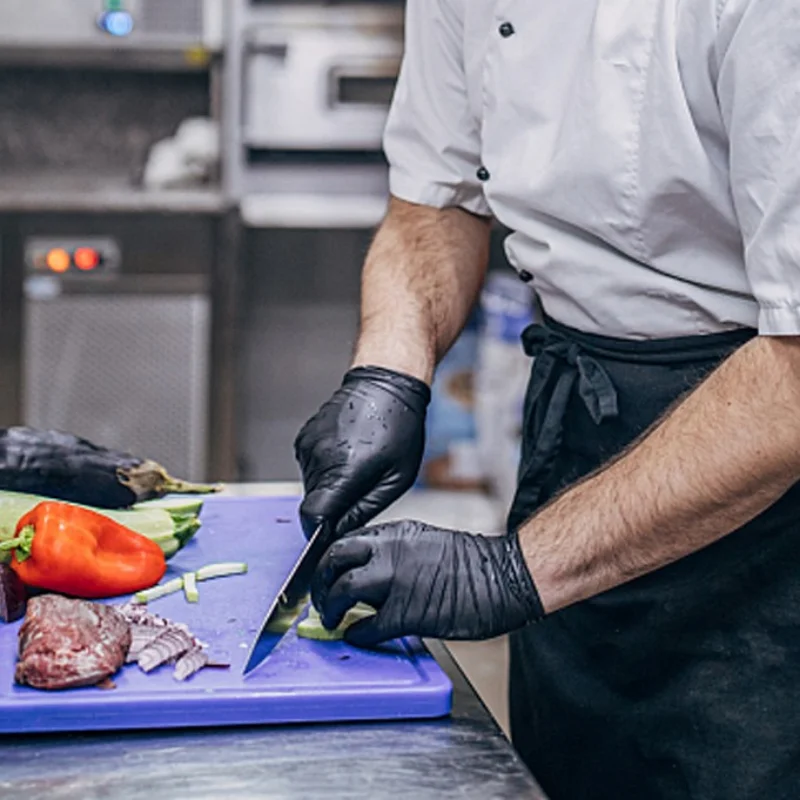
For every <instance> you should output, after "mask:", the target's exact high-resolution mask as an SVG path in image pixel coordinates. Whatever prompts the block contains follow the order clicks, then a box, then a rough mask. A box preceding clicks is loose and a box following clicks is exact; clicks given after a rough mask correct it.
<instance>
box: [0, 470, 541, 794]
mask: <svg viewBox="0 0 800 800" xmlns="http://www.w3.org/2000/svg"><path fill="white" fill-rule="evenodd" d="M298 489H299V487H298V486H297V484H261V485H253V486H249V487H247V486H242V487H239V486H231V487H229V489H228V490H227V491H226V494H232V495H268V494H269V495H282V494H283V495H289V494H296V493H297V490H298ZM428 647H429V648H430V650H431V652H432V653H433V655H434V656H435V657H436V659H437V661H438V662H439V664H441V666H442V667H443V668H444V669H445V671H446V672H447V674H448V675H449V676H450V678H451V680H452V681H453V686H454V699H453V714H452V716H451V717H449V718H446V719H442V720H432V721H425V722H394V723H369V724H340V725H303V726H280V727H248V728H216V729H202V728H197V729H187V730H179V731H140V732H130V733H127V732H116V731H115V732H113V733H96V734H65V735H47V736H41V735H37V736H30V735H29V736H19V737H14V736H0V764H2V769H0V798H9V799H11V798H13V799H14V800H17V798H20V800H23V799H24V800H67V799H69V800H73V799H74V800H109V799H110V798H111V799H113V800H153V799H154V798H158V800H161V798H165V800H166V799H167V798H169V800H176V799H178V798H180V799H181V800H182V799H183V798H186V800H189V799H190V798H191V800H256V798H269V799H270V800H283V798H287V799H288V798H291V800H295V799H296V800H301V799H302V800H316V799H317V798H325V800H345V799H346V800H359V799H360V798H364V800H367V798H369V800H383V799H384V798H398V797H413V798H415V800H428V798H430V799H431V800H433V798H436V800H438V799H439V798H441V797H462V798H474V800H505V799H506V798H508V799H509V800H510V799H511V798H513V800H525V799H526V798H530V800H545V796H544V794H542V792H541V790H540V789H539V788H538V786H537V785H536V782H535V781H534V779H533V778H532V777H531V775H530V773H529V772H528V770H527V768H526V767H525V766H524V765H523V764H522V762H521V761H520V759H519V758H518V756H517V755H516V753H515V752H514V750H513V748H512V747H511V745H510V744H509V742H508V740H507V739H506V738H505V736H504V735H503V733H502V731H501V730H500V728H499V727H498V726H497V724H496V723H495V721H494V720H493V718H492V717H491V715H490V714H489V712H488V711H487V710H486V708H485V706H484V705H483V703H482V702H481V701H480V699H479V698H478V696H477V695H476V693H475V691H474V690H473V689H472V687H471V686H470V684H469V683H468V682H467V680H466V678H465V677H464V675H463V673H462V672H461V670H460V669H459V668H458V666H457V665H456V663H455V661H454V660H453V659H452V658H451V657H450V654H449V653H448V651H447V649H446V647H445V646H444V645H443V644H442V643H440V642H428ZM197 722H201V720H197Z"/></svg>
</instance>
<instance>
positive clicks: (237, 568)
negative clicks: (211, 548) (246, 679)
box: [133, 561, 308, 631]
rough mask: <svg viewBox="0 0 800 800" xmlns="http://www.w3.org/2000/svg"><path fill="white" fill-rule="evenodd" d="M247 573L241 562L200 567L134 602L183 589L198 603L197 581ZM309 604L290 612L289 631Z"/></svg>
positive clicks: (193, 601) (135, 598)
mask: <svg viewBox="0 0 800 800" xmlns="http://www.w3.org/2000/svg"><path fill="white" fill-rule="evenodd" d="M245 572H247V564H245V563H244V562H241V561H237V562H230V563H224V564H208V565H207V566H205V567H200V569H198V570H197V571H196V572H184V573H183V575H182V576H181V577H180V578H173V579H172V580H171V581H167V582H166V583H162V584H161V585H160V586H153V587H152V589H145V590H144V591H141V592H137V593H136V594H135V595H134V596H133V601H134V602H135V603H148V602H150V600H158V599H159V597H166V595H168V594H175V592H179V591H180V590H181V589H183V593H184V595H185V596H186V600H187V601H188V602H190V603H197V602H198V601H199V600H200V592H199V591H198V589H197V581H207V580H210V579H211V578H225V577H228V576H229V575H242V574H243V573H245ZM307 602H308V598H306V599H305V600H304V601H303V602H302V603H300V604H299V605H298V606H296V607H295V608H294V609H291V610H290V611H291V613H293V614H294V616H292V617H291V622H290V623H289V625H288V626H287V627H286V630H287V631H288V630H289V628H291V627H292V623H293V622H294V621H295V619H297V617H298V615H299V614H300V612H301V611H302V610H303V606H304V605H305V604H306V603H307ZM287 616H288V614H287Z"/></svg>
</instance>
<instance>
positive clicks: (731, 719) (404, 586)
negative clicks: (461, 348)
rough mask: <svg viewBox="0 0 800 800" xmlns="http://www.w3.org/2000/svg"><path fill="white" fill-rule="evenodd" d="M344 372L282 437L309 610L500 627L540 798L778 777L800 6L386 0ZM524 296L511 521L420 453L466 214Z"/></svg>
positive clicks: (726, 791) (798, 224)
mask: <svg viewBox="0 0 800 800" xmlns="http://www.w3.org/2000/svg"><path fill="white" fill-rule="evenodd" d="M407 9H408V10H407V31H406V36H407V50H406V56H405V62H404V65H403V68H402V73H401V77H400V80H399V85H398V88H397V92H396V97H395V100H394V104H393V107H392V109H391V114H390V118H389V122H388V127H387V129H386V137H385V149H386V153H387V155H388V159H389V162H390V166H391V173H390V176H391V194H392V200H391V205H390V208H389V211H388V214H387V216H386V218H385V221H384V222H383V224H382V227H381V228H380V231H379V232H378V234H377V237H376V239H375V241H374V244H373V246H372V248H371V250H370V252H369V255H368V257H367V260H366V265H365V267H364V272H363V298H362V313H361V330H360V338H359V340H358V345H357V348H356V351H355V355H354V358H353V364H352V369H351V370H350V371H349V372H348V373H347V374H346V375H345V377H344V381H343V383H342V385H341V388H339V389H338V390H337V391H336V392H335V393H334V395H333V396H332V398H331V399H330V400H329V401H328V402H327V403H326V404H325V405H324V406H323V407H322V409H321V410H320V411H319V413H318V414H316V415H315V416H314V417H313V418H312V419H311V420H310V421H309V422H308V423H307V424H306V425H305V427H304V428H303V429H302V431H301V432H300V434H299V436H298V439H297V443H296V451H297V457H298V460H299V463H300V465H301V468H302V472H303V477H304V481H305V487H306V496H305V500H304V503H303V508H302V513H303V516H304V519H305V522H306V524H307V525H308V527H309V529H310V528H311V527H312V526H313V524H314V522H315V521H317V520H319V519H325V520H327V521H328V522H330V523H332V525H333V526H334V528H335V534H334V535H333V536H332V540H334V539H335V541H334V542H333V543H332V546H331V547H330V549H329V550H328V552H327V554H326V555H325V557H324V559H323V561H322V563H321V564H320V567H319V570H318V572H317V575H316V578H315V585H314V601H315V603H316V604H317V606H318V607H319V608H320V609H321V611H322V613H323V619H324V621H325V623H326V624H327V625H328V626H333V625H336V624H337V623H338V622H339V621H340V620H341V619H342V616H343V614H344V613H345V611H346V610H347V609H348V608H349V607H350V606H352V605H353V604H354V603H355V602H357V601H364V602H367V603H370V604H372V605H373V606H374V607H375V608H377V609H378V613H377V615H376V616H375V617H374V618H372V619H371V620H367V621H363V622H361V623H360V624H358V625H357V626H356V627H354V628H352V629H351V630H350V633H349V638H350V640H351V641H352V642H353V643H355V644H358V645H364V646H371V645H375V644H376V643H379V642H381V641H383V640H386V639H390V638H393V637H395V636H398V635H400V634H420V635H424V636H429V637H440V638H453V639H482V638H486V637H492V636H497V635H499V634H504V633H509V632H510V633H511V694H510V710H511V720H512V730H513V739H514V742H515V745H516V747H517V748H518V750H519V752H520V753H521V755H522V757H523V758H524V759H525V761H526V762H527V764H528V765H529V766H530V768H531V769H532V771H533V772H534V774H535V775H536V776H537V778H538V779H539V781H540V782H541V784H542V785H543V788H544V789H545V791H546V792H547V793H548V794H549V795H550V797H551V798H552V800H572V799H573V798H580V799H581V800H586V799H594V798H614V799H615V800H616V799H618V798H622V799H625V800H627V799H628V798H631V799H635V800H656V799H660V798H669V799H670V800H672V799H673V798H695V799H697V800H745V798H747V799H748V800H751V799H752V798H770V800H778V798H793V799H795V800H796V798H797V797H800V489H798V487H797V486H796V485H795V484H796V482H797V480H798V478H799V477H800V44H798V43H800V6H798V4H797V1H796V0H541V1H540V2H537V3H529V2H522V1H521V0H504V1H503V2H500V1H499V0H409V2H408V4H407ZM493 217H494V218H496V219H497V220H499V221H500V222H502V223H503V224H504V225H506V226H507V227H508V228H510V229H511V230H512V231H513V235H511V236H510V238H509V239H508V240H507V251H508V256H509V259H510V261H511V263H512V264H513V265H514V267H515V268H516V270H517V272H518V275H519V278H520V280H522V281H525V282H527V283H528V284H530V286H531V288H532V290H533V292H535V296H536V298H537V300H538V302H539V303H540V304H541V309H542V312H543V315H544V316H543V319H544V324H542V325H540V326H536V327H533V328H530V329H529V330H527V331H526V333H525V335H524V337H523V339H524V341H523V344H524V347H525V349H526V352H527V353H528V354H529V355H530V356H531V357H532V358H533V366H532V375H531V380H530V384H529V388H528V392H527V399H526V408H525V417H524V446H523V453H522V459H521V464H520V470H519V488H518V492H517V495H516V499H515V501H514V504H513V508H512V510H511V513H510V517H509V520H508V530H507V535H505V536H488V535H487V536H472V535H469V534H467V533H463V532H460V531H455V530H441V529H438V528H435V527H432V526H430V525H425V524H422V523H419V522H411V521H404V522H396V523H392V524H384V525H379V526H377V527H373V528H367V529H363V526H364V525H365V524H366V523H368V522H369V520H370V519H371V518H372V517H373V516H374V515H376V514H377V513H378V512H380V511H381V510H383V509H384V508H386V507H387V506H388V505H389V504H390V503H391V502H392V501H394V500H395V499H396V498H398V497H399V496H400V495H401V494H402V493H403V492H405V491H406V490H407V489H408V488H409V487H410V486H411V485H412V482H413V481H414V478H415V475H416V473H417V469H418V467H419V463H420V456H421V453H422V450H423V426H424V422H425V411H426V406H427V404H428V401H429V398H430V391H429V385H430V382H431V379H432V377H433V374H434V368H435V366H436V363H437V360H438V359H440V358H441V357H442V355H443V354H444V353H445V352H446V351H447V349H448V347H450V345H451V344H452V343H453V341H454V339H455V338H456V337H457V336H458V334H459V331H460V330H461V328H462V326H463V325H464V322H465V320H466V318H467V315H468V313H469V311H470V309H471V307H472V306H473V304H474V303H475V300H476V297H477V295H478V291H479V289H480V287H481V283H482V281H483V278H484V275H485V270H486V263H487V252H488V244H489V233H490V219H491V218H493Z"/></svg>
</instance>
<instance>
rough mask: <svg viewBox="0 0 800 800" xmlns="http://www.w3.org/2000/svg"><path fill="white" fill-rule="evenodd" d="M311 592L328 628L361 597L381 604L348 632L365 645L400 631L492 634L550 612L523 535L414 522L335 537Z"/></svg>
mask: <svg viewBox="0 0 800 800" xmlns="http://www.w3.org/2000/svg"><path fill="white" fill-rule="evenodd" d="M312 599H313V601H314V605H315V607H316V608H317V609H318V610H319V612H320V614H321V616H322V621H323V623H324V625H325V626H326V627H327V628H329V629H333V628H335V627H336V626H337V625H338V624H339V623H340V622H341V621H342V618H343V617H344V615H345V614H346V613H347V611H348V610H349V609H350V608H351V607H352V606H353V605H355V604H356V603H357V602H359V601H360V602H363V603H367V604H368V605H371V606H373V607H374V608H375V609H377V612H378V613H377V614H376V615H375V616H374V617H371V618H369V619H364V620H361V621H360V622H357V623H356V624H355V625H353V626H352V627H351V628H349V629H348V631H347V632H346V634H345V638H346V640H347V641H349V642H350V643H351V644H355V645H359V646H361V647H370V646H373V645H376V644H379V643H380V642H384V641H387V640H389V639H395V638H397V637H400V636H427V637H431V638H438V639H489V638H492V637H494V636H499V635H501V634H503V633H508V632H510V631H513V630H516V629H518V628H522V627H524V626H525V625H527V624H528V623H530V622H534V621H537V620H539V619H541V618H542V617H543V616H544V609H543V608H542V604H541V601H540V599H539V594H538V592H537V591H536V586H535V585H534V582H533V579H532V578H531V575H530V573H529V572H528V568H527V566H526V564H525V560H524V558H523V555H522V551H521V549H520V546H519V541H518V539H517V536H516V534H513V535H509V536H475V535H472V534H469V533H463V532H461V531H452V530H444V529H441V528H436V527H433V526H431V525H426V524H424V523H422V522H412V521H403V522H393V523H388V524H385V525H377V526H375V527H373V528H367V529H364V530H361V531H356V532H354V533H351V534H348V535H347V536H346V537H344V538H343V539H340V540H339V541H338V542H336V543H335V544H333V545H332V546H331V547H330V549H329V550H328V552H327V553H326V554H325V556H324V557H323V558H322V561H321V562H320V565H319V567H318V568H317V571H316V574H315V576H314V581H313V584H312Z"/></svg>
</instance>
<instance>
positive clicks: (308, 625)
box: [297, 603, 375, 642]
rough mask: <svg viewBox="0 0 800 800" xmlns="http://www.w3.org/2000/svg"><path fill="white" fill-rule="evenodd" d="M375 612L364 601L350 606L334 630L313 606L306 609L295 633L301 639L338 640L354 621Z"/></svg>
mask: <svg viewBox="0 0 800 800" xmlns="http://www.w3.org/2000/svg"><path fill="white" fill-rule="evenodd" d="M374 614H375V609H374V608H372V606H368V605H366V604H364V603H358V604H356V605H355V606H353V608H351V609H350V610H349V611H348V612H347V613H346V614H345V615H344V619H343V620H342V621H341V623H340V624H339V627H338V628H336V629H335V630H332V631H329V630H328V629H327V628H326V627H325V626H324V625H323V624H322V619H321V618H320V616H319V612H318V611H317V609H316V608H314V606H311V608H309V610H308V616H307V617H306V618H305V619H304V620H303V621H302V622H301V623H300V624H299V625H298V626H297V635H298V636H299V637H300V638H301V639H314V640H316V641H318V642H338V641H339V640H340V639H343V638H344V632H345V631H346V630H347V629H348V628H349V627H350V626H351V625H355V624H356V622H358V621H359V620H362V619H366V618H367V617H371V616H373V615H374Z"/></svg>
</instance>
